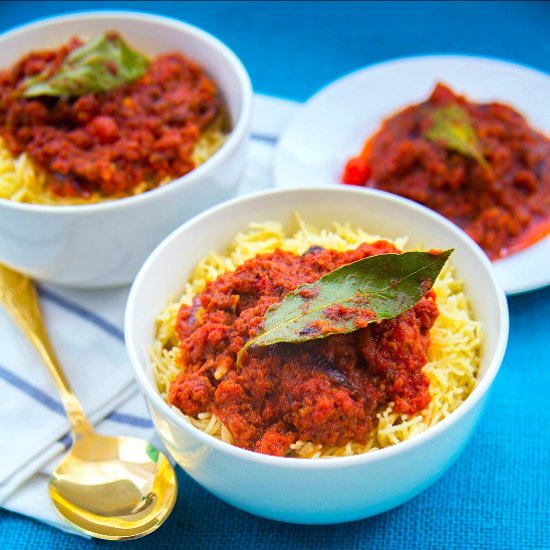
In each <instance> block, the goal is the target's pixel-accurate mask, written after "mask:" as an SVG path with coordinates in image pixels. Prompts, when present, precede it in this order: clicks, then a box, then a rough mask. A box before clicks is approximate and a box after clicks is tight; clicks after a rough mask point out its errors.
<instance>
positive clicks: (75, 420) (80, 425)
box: [0, 264, 92, 438]
mask: <svg viewBox="0 0 550 550" xmlns="http://www.w3.org/2000/svg"><path fill="white" fill-rule="evenodd" d="M0 302H2V303H3V304H4V306H5V307H6V309H7V310H8V312H9V313H10V314H11V316H12V317H13V319H14V320H15V322H16V323H17V324H18V325H19V327H20V328H21V330H22V331H23V333H24V334H25V336H27V338H28V339H29V341H30V342H31V343H32V344H33V346H34V347H35V348H36V350H37V351H38V353H39V354H40V356H41V357H42V360H43V361H44V363H45V364H46V367H48V371H49V372H50V374H51V375H52V377H53V379H54V381H55V384H56V386H57V389H58V390H59V393H60V395H61V399H62V401H63V406H64V407H65V411H66V413H67V416H68V417H69V420H70V422H71V424H72V427H73V432H74V434H75V437H76V438H78V436H79V435H80V434H84V433H87V432H90V431H91V430H92V427H91V426H90V423H89V422H88V419H87V418H86V414H85V413H84V410H83V409H82V406H81V405H80V402H79V401H78V399H77V398H76V395H75V394H74V392H73V390H72V388H71V385H70V384H69V382H68V380H67V378H66V377H65V373H64V372H63V369H62V368H61V365H60V363H59V360H58V359H57V356H56V355H55V352H54V349H53V347H52V344H51V342H50V339H49V338H48V334H47V332H46V327H45V326H44V322H43V320H42V315H41V313H40V307H39V305H38V297H37V294H36V289H35V286H34V284H33V282H32V281H31V279H29V278H28V277H25V276H24V275H21V274H20V273H17V272H16V271H12V270H11V269H9V268H7V267H5V266H3V265H1V264H0Z"/></svg>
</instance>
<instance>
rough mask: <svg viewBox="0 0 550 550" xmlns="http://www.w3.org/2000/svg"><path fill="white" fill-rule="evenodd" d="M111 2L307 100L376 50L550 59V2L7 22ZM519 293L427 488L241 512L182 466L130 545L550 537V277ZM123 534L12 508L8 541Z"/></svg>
mask: <svg viewBox="0 0 550 550" xmlns="http://www.w3.org/2000/svg"><path fill="white" fill-rule="evenodd" d="M99 7H103V8H107V7H108V8H132V9H140V10H146V11H147V10H148V11H155V12H157V13H161V14H166V15H171V16H174V17H177V18H180V19H182V20H184V21H187V22H190V23H192V24H195V25H197V26H199V27H202V28H204V29H205V30H207V31H209V32H211V33H212V34H214V35H216V36H217V37H218V38H220V39H221V40H223V41H224V42H225V43H227V44H228V45H229V47H231V48H232V49H233V50H234V51H235V52H236V53H237V55H238V56H239V57H240V58H241V59H242V61H243V62H244V64H245V66H246V67H247V68H248V71H249V73H250V76H251V78H252V82H253V84H254V88H255V90H256V91H258V92H264V93H269V94H272V95H280V96H283V97H289V98H292V99H297V100H305V99H307V98H308V97H309V96H310V95H312V94H313V93H314V92H316V91H317V90H318V89H319V88H321V87H323V86H324V85H325V84H326V83H328V82H329V81H331V80H333V79H335V78H337V77H339V76H341V75H342V74H344V73H347V72H349V71H351V70H354V69H357V68H360V67H362V66H364V65H367V64H369V63H373V62H377V61H381V60H384V59H388V58H392V57H398V56H403V55H414V54H420V53H471V54H482V55H489V56H496V57H501V58H506V59H509V60H512V61H517V62H520V63H525V64H528V65H532V66H535V67H537V68H540V69H543V70H546V71H547V72H550V4H549V3H544V2H464V3H460V2H459V3H455V2H445V3H443V2H442V3H439V2H427V3H416V2H403V3H399V2H397V3H393V2H389V3H378V2H372V3H359V2H339V3H336V2H326V3H325V2H322V3H317V2H308V3H295V2H282V3H277V2H208V3H207V2H189V3H187V2H179V3H176V2H155V3H153V2H147V3H141V2H1V3H0V31H2V30H4V29H8V28H10V27H12V26H14V25H17V24H21V23H25V22H27V21H30V20H32V19H36V18H39V17H42V16H45V15H50V14H55V13H60V12H66V11H69V10H73V11H74V10H80V9H94V8H99ZM549 262H550V259H549ZM509 305H510V314H511V334H510V341H509V347H508V351H507V353H506V357H505V360H504V364H503V366H502V369H501V372H500V374H499V376H498V378H497V381H496V383H495V386H494V390H493V393H492V395H491V399H490V401H489V406H488V407H487V410H486V412H485V415H484V417H483V419H482V422H481V424H480V426H479V429H478V431H477V433H476V435H475V436H474V438H473V440H472V441H471V443H470V444H469V446H468V447H467V449H466V451H465V452H464V454H463V455H462V456H461V458H460V459H459V460H458V462H457V463H456V464H455V465H454V466H453V467H452V468H451V470H450V471H449V472H448V473H447V474H446V475H445V476H444V477H443V478H442V479H441V480H440V481H439V482H437V483H436V484H435V485H433V486H432V487H431V488H430V489H428V490H427V491H426V492H424V493H423V494H422V495H420V496H419V497H417V498H415V499H414V500H412V501H410V502H409V503H407V504H405V505H403V506H401V507H400V508H398V509H396V510H393V511H391V512H388V513H386V514H384V515H381V516H378V517H375V518H371V519H368V520H364V521H359V522H355V523H351V524H344V525H336V526H327V527H324V526H318V527H303V526H294V525H287V524H281V523H276V522H272V521H268V520H263V519H260V518H256V517H253V516H250V515H248V514H246V513H244V512H240V511H239V510H236V509H234V508H232V507H230V506H228V505H226V504H224V503H223V502H221V501H219V500H218V499H216V498H215V497H213V496H211V495H210V494H208V493H206V492H205V491H204V490H203V489H202V488H200V487H199V486H198V485H197V484H195V483H194V482H193V481H192V480H191V479H189V478H188V477H187V476H186V475H185V474H184V473H182V472H181V470H180V471H179V472H178V473H179V481H180V487H181V489H180V496H179V498H178V503H177V506H176V509H175V511H174V513H173V515H172V516H171V518H170V519H169V521H168V522H167V523H166V524H165V525H164V526H163V527H162V528H161V529H160V530H159V531H157V532H156V533H154V534H152V535H150V536H148V537H147V538H145V539H141V540H139V541H134V542H128V543H125V546H132V547H137V546H140V547H151V548H153V547H160V548H163V547H169V546H172V547H178V548H226V549H229V548H239V549H240V548H244V549H245V548H337V549H351V548H369V549H376V548H384V549H390V548H408V549H411V550H414V549H419V550H420V549H422V550H424V549H428V548H430V549H436V548H446V549H462V548H464V549H466V548H468V549H471V548H505V549H507V548H514V549H519V548H533V549H541V548H550V422H549V416H548V413H547V411H548V388H549V387H550V364H549V363H550V361H549V353H548V346H549V344H550V288H547V289H543V290H539V291H536V292H532V293H529V294H525V295H522V296H516V297H513V298H510V299H509ZM289 498H291V495H289ZM114 544H116V543H108V542H103V541H93V542H86V541H83V540H80V539H76V538H74V537H71V536H69V535H65V534H62V533H60V532H59V531H57V530H54V529H51V528H49V527H46V526H44V525H41V524H39V523H37V522H34V521H32V520H29V519H27V518H23V517H20V516H17V515H15V514H9V513H6V512H4V511H2V510H0V546H1V547H3V548H15V547H18V548H28V547H31V548H35V547H36V548H38V547H46V548H77V547H78V548H80V547H83V548H96V547H97V548H105V547H108V546H114Z"/></svg>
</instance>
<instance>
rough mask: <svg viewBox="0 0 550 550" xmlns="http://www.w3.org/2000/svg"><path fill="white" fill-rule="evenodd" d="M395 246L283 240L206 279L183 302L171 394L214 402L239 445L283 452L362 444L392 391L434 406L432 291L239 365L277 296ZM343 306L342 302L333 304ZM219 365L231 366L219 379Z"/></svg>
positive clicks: (397, 399)
mask: <svg viewBox="0 0 550 550" xmlns="http://www.w3.org/2000/svg"><path fill="white" fill-rule="evenodd" d="M390 252H398V250H397V249H396V248H395V247H394V246H393V245H391V244H390V243H388V242H386V241H378V242H376V243H374V244H362V245H361V246H359V247H358V248H357V249H356V250H352V251H349V252H342V253H341V252H336V251H333V250H325V249H322V248H320V247H312V248H311V249H310V250H308V251H307V252H306V253H305V254H303V255H302V256H297V255H295V254H292V253H291V252H283V251H281V250H277V251H275V252H273V253H271V254H265V255H259V256H257V257H255V258H253V259H251V260H248V261H246V262H245V263H244V264H242V265H241V266H240V267H238V268H237V269H236V270H235V271H234V272H230V273H225V274H223V275H221V276H219V277H218V278H217V279H216V280H215V281H213V282H211V283H209V284H207V285H206V287H205V289H204V290H203V291H202V292H201V293H200V294H198V295H197V296H195V299H194V301H193V304H192V305H191V306H182V308H181V309H180V311H179V316H178V322H177V333H178V336H179V338H180V351H181V362H182V364H183V365H185V370H182V371H181V372H180V374H179V375H178V377H177V378H176V380H174V382H173V383H172V385H171V387H170V391H169V396H168V401H169V402H170V403H171V404H173V405H175V406H176V407H178V408H179V409H180V410H181V411H182V412H184V413H185V414H188V415H191V416H196V415H197V414H199V413H200V412H206V411H212V412H214V413H215V414H216V415H217V416H218V417H219V418H220V420H221V421H222V422H223V424H224V425H225V427H226V428H227V429H228V430H229V432H230V433H231V434H232V436H233V440H234V443H235V444H236V445H238V446H239V447H242V448H245V449H250V450H254V451H257V452H260V453H264V454H269V455H276V456H283V455H285V454H286V453H287V452H288V450H289V446H290V445H291V444H292V443H294V442H296V441H298V440H303V441H312V442H314V443H316V444H319V443H320V444H323V445H345V444H346V443H348V442H350V441H354V442H358V443H363V444H364V443H366V441H367V438H368V436H369V434H370V432H371V430H372V429H373V428H374V427H375V426H376V412H377V411H378V410H379V408H380V407H381V406H383V405H386V404H388V403H389V402H390V401H393V402H394V404H395V410H396V411H397V412H402V413H414V412H416V411H418V410H420V409H422V408H424V407H426V406H427V405H428V403H429V402H430V394H429V380H428V378H427V377H426V376H425V374H424V373H423V372H422V367H423V366H424V365H425V363H426V361H427V355H426V353H427V350H428V347H429V344H430V336H429V330H430V328H431V327H432V325H433V323H434V321H435V319H436V318H437V315H438V309H437V305H436V303H435V294H434V292H433V291H430V292H428V293H427V294H426V296H425V297H424V298H422V299H421V300H420V302H418V304H417V305H416V306H415V307H414V308H412V309H410V310H408V311H406V312H405V313H403V314H401V315H399V316H398V317H396V318H395V319H390V320H385V321H381V322H374V323H371V324H369V325H368V326H366V328H361V329H360V330H357V331H355V332H352V333H349V334H336V335H332V336H327V337H325V338H322V339H316V340H309V341H306V342H302V343H299V344H290V343H279V344H275V345H271V346H266V347H251V348H249V350H248V352H247V356H245V359H244V361H243V365H242V367H240V368H237V367H236V357H237V354H238V352H239V350H240V349H241V348H242V347H243V346H244V344H245V343H246V342H247V341H248V340H249V339H250V338H253V337H254V336H255V335H256V333H257V332H258V329H259V327H260V324H261V322H262V318H263V315H264V314H265V312H266V311H267V309H268V308H269V306H270V305H272V304H274V303H277V302H279V301H280V300H282V299H283V297H284V296H285V295H286V294H287V293H288V292H289V291H291V290H294V289H295V288H296V287H298V286H299V285H301V284H304V283H313V282H315V281H316V280H318V279H319V277H321V276H322V275H324V274H326V273H329V272H330V271H332V270H334V269H336V268H337V267H340V266H342V265H344V264H347V263H351V262H354V261H356V260H360V259H362V258H365V257H368V256H373V255H376V254H384V253H390ZM313 294H315V292H314V289H313ZM338 314H339V311H338V308H337V307H335V308H333V309H332V310H331V315H332V316H337V315H338ZM343 314H346V312H345V311H344V313H343ZM362 326H363V327H365V325H364V324H363V325H362ZM220 366H225V367H226V368H227V373H226V374H224V375H223V376H222V377H221V379H219V380H217V379H216V378H215V376H214V373H215V371H216V369H217V368H218V367H220Z"/></svg>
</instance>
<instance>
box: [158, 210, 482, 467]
mask: <svg viewBox="0 0 550 550" xmlns="http://www.w3.org/2000/svg"><path fill="white" fill-rule="evenodd" d="M297 221H298V226H299V230H298V231H297V232H296V233H295V234H293V235H290V236H287V235H286V234H285V232H284V231H283V228H282V226H281V224H280V223H276V222H265V223H253V224H250V227H249V229H248V231H246V232H243V233H239V234H238V235H237V236H236V237H235V239H234V241H233V243H232V244H231V246H230V247H229V249H228V250H226V251H225V252H224V253H222V254H221V253H218V252H212V253H210V254H209V255H208V256H206V257H205V258H203V259H202V260H201V261H200V262H199V263H198V264H197V266H196V267H195V269H194V270H193V273H192V275H191V277H190V280H189V282H188V284H187V286H186V291H185V292H184V294H183V296H182V297H181V298H180V300H178V301H176V302H170V303H169V304H168V305H167V306H166V308H165V309H164V310H163V311H162V312H161V314H160V315H159V317H158V318H157V326H156V340H155V342H154V344H153V345H152V346H151V348H150V350H149V354H150V358H151V365H152V368H153V373H154V377H155V380H156V383H157V387H158V389H159V392H160V393H161V395H162V397H163V398H164V399H166V396H167V393H168V390H169V387H170V384H171V382H172V381H173V380H174V379H175V378H176V376H177V374H178V372H179V369H180V368H181V367H180V366H179V363H178V362H177V357H178V353H179V352H178V347H177V345H178V338H177V335H176V333H175V327H176V321H177V313H178V310H179V308H180V306H181V304H184V303H185V304H190V303H191V301H192V298H193V296H194V295H195V294H197V293H198V292H200V291H201V290H202V289H203V288H204V286H205V285H206V283H207V282H209V281H213V280H214V279H215V278H216V277H217V276H218V275H220V274H222V273H224V272H226V271H233V270H234V269H235V268H236V267H237V266H238V265H240V264H242V263H243V262H244V261H245V260H247V259H249V258H253V257H254V256H256V255H257V254H263V253H267V252H272V251H273V250H275V249H276V248H281V249H284V250H288V251H290V252H294V253H296V254H302V253H303V252H305V251H306V250H307V249H308V248H309V247H310V246H312V245H319V246H322V247H324V248H332V249H334V250H337V251H339V252H343V251H345V250H350V249H353V248H356V247H357V246H358V245H359V244H361V243H363V242H374V241H376V240H378V239H380V238H383V237H379V236H376V235H371V234H368V233H366V232H365V231H363V230H362V229H360V228H356V227H351V225H349V224H337V223H335V224H333V226H332V227H331V228H330V230H326V229H317V228H315V227H312V226H311V225H308V224H306V223H305V222H304V221H303V220H302V219H300V218H299V217H298V220H297ZM386 240H389V239H386ZM392 242H394V244H395V245H396V246H397V247H398V248H400V249H401V250H405V249H406V244H407V239H406V238H401V239H396V240H394V241H392ZM434 289H435V292H436V294H437V305H438V307H439V316H438V318H437V320H436V322H435V324H434V326H433V328H432V330H431V333H430V336H431V345H430V349H429V352H428V363H427V364H426V365H425V367H424V372H425V373H426V375H427V376H428V378H429V379H430V394H431V397H432V399H431V402H430V404H429V405H428V407H427V408H426V409H424V410H422V411H419V412H418V413H417V414H414V415H407V414H400V413H397V412H394V411H393V403H389V404H388V405H387V406H385V407H384V408H383V409H382V410H380V411H378V414H377V418H378V425H377V426H376V427H375V428H374V429H373V431H372V433H371V434H370V437H369V439H368V441H367V443H366V444H364V445H363V444H359V443H356V442H350V443H348V444H347V445H345V446H342V447H338V446H326V447H323V446H322V445H319V444H315V443H313V442H308V441H297V442H295V443H294V444H292V445H291V448H290V450H289V453H288V456H294V457H300V458H329V457H335V456H351V455H355V454H360V453H365V452H369V451H373V450H376V449H381V448H384V447H388V446H390V445H395V444H396V443H399V442H401V441H404V440H406V439H408V438H410V437H413V436H414V435H417V434H419V433H421V432H423V431H424V430H426V429H427V428H429V427H430V426H432V425H434V424H435V423H436V422H439V421H440V420H442V419H443V418H445V417H446V416H448V415H449V414H450V413H452V412H453V411H454V410H456V409H457V408H458V407H459V406H460V405H461V404H462V403H463V402H464V400H465V399H466V398H467V397H468V395H470V393H471V392H472V390H473V388H474V387H475V385H476V376H477V372H478V368H479V361H480V350H481V345H482V331H481V326H480V324H479V322H476V321H475V320H474V319H473V318H472V314H471V310H470V306H469V304H468V300H467V298H466V295H465V294H464V292H463V284H462V281H460V280H458V279H456V278H455V276H454V270H453V268H452V267H449V266H447V267H445V268H444V270H443V272H442V273H441V275H440V276H439V278H438V280H437V281H436V283H435V285H434ZM174 410H177V411H178V412H179V410H178V409H175V408H174ZM180 414H181V413H180ZM182 416H184V417H185V418H186V419H187V420H188V421H189V422H191V423H192V424H193V425H194V426H196V427H197V428H199V429H201V430H203V431H207V433H209V434H210V435H213V436H214V437H217V438H219V439H222V440H224V441H227V442H229V443H231V436H230V434H229V432H228V431H227V430H226V429H225V427H224V426H223V424H222V423H221V422H220V420H219V419H218V418H216V417H215V415H213V414H212V413H201V414H200V415H199V418H196V419H195V418H190V417H189V416H186V415H182Z"/></svg>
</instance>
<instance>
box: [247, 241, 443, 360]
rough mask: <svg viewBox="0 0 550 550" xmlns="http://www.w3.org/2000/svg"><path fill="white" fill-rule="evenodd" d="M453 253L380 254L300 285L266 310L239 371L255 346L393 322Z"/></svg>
mask: <svg viewBox="0 0 550 550" xmlns="http://www.w3.org/2000/svg"><path fill="white" fill-rule="evenodd" d="M452 252H453V249H450V250H445V251H428V252H404V253H402V254H379V255H377V256H370V257H368V258H363V259H362V260H358V261H356V262H352V263H350V264H346V265H344V266H342V267H339V268H337V269H335V270H334V271H331V272H330V273H327V274H326V275H323V276H322V277H321V278H320V279H319V280H318V281H316V282H315V283H310V284H304V285H301V286H299V287H298V288H296V289H295V290H293V291H292V292H289V293H288V294H287V295H286V296H285V297H284V298H283V300H281V301H280V302H278V303H277V304H273V305H272V306H271V307H270V308H269V309H268V310H267V311H266V313H265V315H264V319H263V322H262V325H261V329H260V332H259V333H258V334H257V335H256V336H255V337H254V338H252V339H250V340H249V341H248V342H247V343H246V344H245V346H244V347H243V348H242V349H241V350H240V352H239V354H238V357H237V366H241V365H242V359H243V355H244V353H245V352H246V351H247V350H248V349H249V348H250V346H253V345H255V346H268V345H271V344H276V343H279V342H289V343H298V342H305V341H307V340H314V339H318V338H325V337H327V336H330V335H331V334H347V333H349V332H353V331H356V330H359V329H361V328H364V327H366V326H367V325H368V324H369V323H372V322H374V321H381V320H383V319H392V318H394V317H397V316H398V315H400V314H401V313H403V312H405V311H407V310H408V309H410V308H412V307H414V306H415V305H416V304H417V303H418V302H419V301H420V300H421V298H422V297H423V296H424V295H425V294H426V293H427V292H428V291H429V290H430V289H431V288H432V286H433V284H434V283H435V280H436V279H437V277H438V275H439V273H440V272H441V270H442V269H443V266H444V265H445V263H446V261H447V259H448V258H449V256H450V255H451V253H452Z"/></svg>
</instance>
